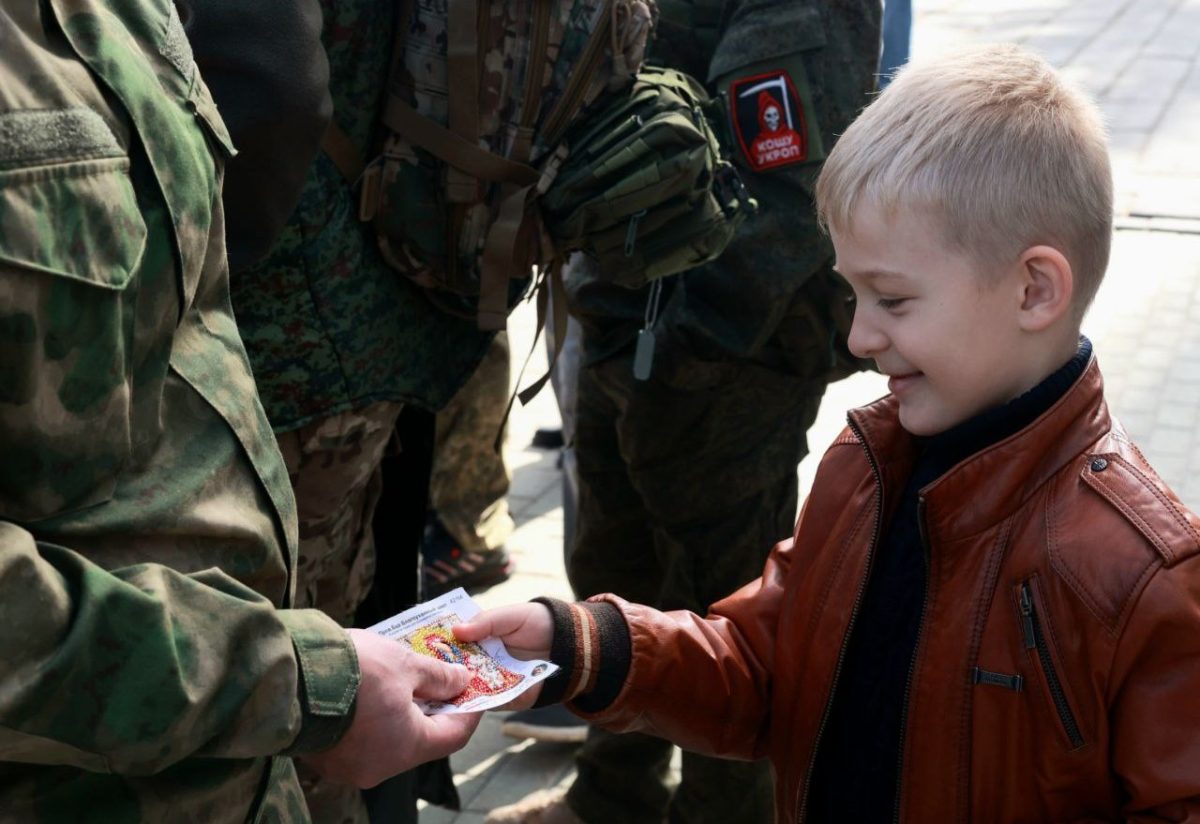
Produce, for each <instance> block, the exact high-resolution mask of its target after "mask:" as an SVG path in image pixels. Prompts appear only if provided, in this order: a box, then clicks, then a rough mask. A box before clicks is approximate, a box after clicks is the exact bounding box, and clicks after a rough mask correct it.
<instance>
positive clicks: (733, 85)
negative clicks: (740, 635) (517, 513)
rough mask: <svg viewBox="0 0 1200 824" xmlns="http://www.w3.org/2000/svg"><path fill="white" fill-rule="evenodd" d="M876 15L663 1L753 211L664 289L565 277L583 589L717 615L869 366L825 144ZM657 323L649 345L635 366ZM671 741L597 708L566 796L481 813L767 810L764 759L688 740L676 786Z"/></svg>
mask: <svg viewBox="0 0 1200 824" xmlns="http://www.w3.org/2000/svg"><path fill="white" fill-rule="evenodd" d="M879 20H880V4H879V0H851V1H850V2H842V3H836V4H831V3H818V2H815V0H812V1H810V0H805V2H798V3H778V2H771V0H736V1H735V2H719V0H709V2H702V1H700V0H695V1H694V2H692V3H674V4H663V5H662V16H661V17H660V19H659V26H660V28H659V32H658V36H657V39H656V41H655V43H654V46H653V47H652V50H651V60H652V61H654V62H659V63H663V64H665V65H668V66H671V67H673V68H678V69H681V70H683V71H685V72H688V73H689V74H692V75H694V76H696V77H701V78H707V79H708V83H709V89H710V91H711V92H712V93H713V94H721V95H724V96H725V98H726V103H727V107H728V109H729V120H728V123H727V124H726V125H727V126H728V134H727V135H726V137H727V140H728V145H730V147H731V149H732V151H733V153H734V155H735V160H736V162H737V163H738V165H739V166H740V169H741V171H742V175H743V177H744V179H745V182H746V185H747V186H748V187H749V189H750V190H751V192H752V193H753V195H754V196H755V197H756V198H757V199H758V201H759V204H760V210H759V213H758V214H757V215H756V216H755V217H752V218H751V219H749V220H748V221H747V222H746V224H745V225H744V226H743V227H742V229H741V230H740V231H739V234H738V236H737V237H736V238H735V239H734V241H733V242H732V243H731V244H730V246H729V248H728V249H727V250H726V252H725V253H724V254H723V255H722V256H721V257H720V258H719V259H718V260H716V261H715V262H713V263H711V264H708V265H705V266H702V267H699V268H696V269H693V270H691V271H688V272H685V273H684V274H682V275H680V276H678V277H677V278H671V279H667V280H665V281H664V282H663V283H662V287H661V288H662V293H661V297H658V298H655V297H654V290H656V289H657V288H659V287H656V286H651V287H648V288H647V289H644V290H641V291H639V292H632V293H631V292H628V291H624V290H621V289H619V288H615V287H613V286H610V285H607V284H605V283H604V282H603V279H602V278H600V277H597V276H596V272H595V271H594V268H592V269H590V270H589V267H588V266H586V265H583V266H578V267H574V268H573V269H572V271H571V274H570V275H569V277H568V282H567V290H568V300H569V302H570V305H571V311H572V314H574V315H575V316H576V317H578V318H579V320H580V322H581V324H582V326H583V330H584V337H583V346H584V366H583V369H582V370H581V373H580V376H579V385H578V401H577V403H578V410H577V415H578V418H577V421H576V430H575V447H576V454H577V460H578V472H579V521H578V525H577V530H578V531H577V534H576V539H575V543H574V546H573V549H572V552H571V557H570V559H569V561H568V574H569V577H570V580H571V584H572V587H573V588H574V590H575V592H576V594H577V595H579V596H580V597H583V596H588V595H592V594H595V593H600V592H614V593H617V594H619V595H622V596H624V597H626V598H629V599H630V600H633V601H637V602H640V603H646V604H653V605H655V606H657V607H659V608H661V609H690V610H694V611H697V612H700V613H701V614H703V613H704V612H705V611H706V608H707V607H708V605H709V604H710V603H712V602H713V601H715V600H717V599H718V598H720V597H722V596H724V595H726V594H728V593H729V592H732V591H733V590H735V589H736V588H737V587H739V586H741V585H742V584H743V583H745V582H746V581H748V580H750V579H751V578H754V577H756V576H757V575H758V574H759V572H760V571H761V569H762V564H763V561H764V558H765V554H766V551H767V549H768V548H769V547H770V546H772V545H773V544H774V543H775V542H776V541H777V540H779V539H780V538H782V537H784V536H787V535H789V534H791V530H792V527H793V524H794V522H795V517H796V505H797V478H796V466H797V464H798V463H799V461H800V460H801V459H802V458H803V457H804V455H805V454H806V453H807V451H808V448H807V442H806V439H805V431H806V430H807V429H808V427H809V426H810V425H811V424H812V422H813V420H814V418H815V416H816V414H817V408H818V405H819V403H820V400H821V396H822V394H823V393H824V390H825V386H826V384H827V383H828V382H829V381H831V380H834V379H836V378H838V377H842V376H844V375H846V374H848V373H849V372H851V371H854V370H855V369H857V368H859V364H858V363H857V362H856V361H854V360H853V359H852V358H851V356H850V355H849V353H848V352H847V351H846V349H845V335H846V333H847V332H848V330H849V321H850V317H851V312H850V311H849V306H848V305H847V301H848V300H849V298H850V291H849V288H848V287H847V286H846V284H845V283H844V282H843V281H842V280H841V279H840V277H838V276H837V275H836V273H834V271H833V269H832V264H833V250H832V247H831V245H830V243H829V241H828V239H827V238H826V237H825V236H823V235H822V234H821V232H820V230H819V228H818V225H817V220H816V215H815V211H814V208H813V203H812V191H813V186H814V184H815V180H816V176H817V173H818V171H819V170H820V161H821V159H822V158H823V157H824V149H825V148H827V147H829V146H831V145H832V142H833V140H834V138H835V135H837V134H839V133H840V132H841V131H842V129H843V128H844V127H845V126H846V125H847V124H848V123H849V122H850V120H851V119H852V118H853V116H854V115H855V114H856V113H857V112H858V110H859V109H860V108H861V107H862V106H863V105H864V104H865V103H866V102H867V95H868V93H869V92H870V91H871V89H872V87H873V85H874V72H875V68H876V63H877V60H878V55H879ZM657 306H661V313H658V314H657V316H656V315H655V312H656V307H657ZM647 318H649V322H646V319H647ZM643 326H645V327H646V328H647V329H648V330H649V335H652V338H651V340H653V341H654V346H655V351H654V353H653V369H652V371H651V374H650V376H649V379H648V380H644V381H640V380H636V379H635V378H634V374H633V360H634V345H635V341H636V340H637V338H638V332H639V328H641V327H643ZM559 732H561V731H559ZM670 758H671V745H670V744H669V743H667V742H665V741H662V740H659V739H656V738H651V737H648V736H645V735H638V734H631V735H613V734H611V733H606V732H604V731H602V730H600V729H598V728H591V729H589V731H588V738H587V741H586V743H585V744H584V745H583V747H582V749H581V750H580V752H579V755H578V757H577V766H578V776H577V778H576V780H575V782H574V784H573V785H572V786H571V788H570V790H569V791H568V792H567V793H566V794H565V797H564V796H563V794H562V793H555V792H543V793H539V794H536V795H534V796H531V797H529V798H527V799H525V800H523V801H521V802H518V803H517V804H515V805H512V806H511V807H509V808H504V809H501V810H496V811H494V812H493V813H492V815H491V816H490V817H489V819H488V820H489V822H529V823H530V824H532V822H541V823H542V824H562V823H566V824H572V823H573V822H579V821H585V822H589V823H590V824H600V823H601V822H609V821H621V822H627V823H628V824H641V822H647V823H649V822H654V824H658V822H661V821H663V820H664V819H669V820H670V821H673V822H688V823H689V824H690V823H694V822H730V821H738V822H755V821H770V820H771V817H772V797H771V780H770V775H769V772H768V769H767V766H766V764H765V763H758V764H746V763H739V762H731V761H720V760H716V759H711V758H706V757H701V756H698V755H694V754H692V753H688V752H685V753H684V754H683V766H682V780H681V782H680V784H679V786H678V788H677V789H676V790H675V792H674V793H673V794H672V793H671V792H670V791H669V790H668V788H667V787H666V786H665V784H664V781H663V779H664V778H665V775H666V771H667V767H668V764H669V762H670Z"/></svg>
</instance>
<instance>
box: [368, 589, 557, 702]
mask: <svg viewBox="0 0 1200 824" xmlns="http://www.w3.org/2000/svg"><path fill="white" fill-rule="evenodd" d="M482 611H483V610H482V609H480V607H479V605H478V604H476V603H475V602H474V601H472V600H471V598H470V596H469V595H467V593H466V592H465V591H463V589H462V588H461V587H460V588H458V589H456V590H453V591H451V592H447V593H446V594H445V595H442V596H441V597H439V598H434V599H433V600H432V601H426V602H425V603H423V604H418V605H417V606H415V607H413V608H412V609H406V610H405V611H404V612H401V613H400V614H399V615H393V616H392V617H391V618H388V619H387V620H386V621H380V622H379V623H378V624H376V625H375V626H373V627H370V630H371V631H372V632H376V633H378V634H380V635H384V636H386V637H388V638H395V639H396V640H397V641H400V642H401V643H403V644H405V645H406V646H408V648H409V649H411V650H412V651H413V652H415V653H417V654H418V655H427V656H429V657H430V658H437V659H439V660H442V661H446V662H447V663H450V664H463V665H464V666H466V668H467V669H468V670H470V671H471V673H472V675H473V677H472V678H471V682H470V683H469V684H468V685H467V688H466V689H465V690H463V692H462V694H461V695H459V696H457V697H456V698H452V699H451V700H449V701H446V702H444V703H443V702H440V701H426V700H423V699H420V698H418V699H416V701H417V705H418V706H419V707H421V709H422V710H423V711H424V712H425V714H426V715H441V714H443V713H450V712H476V711H478V710H487V709H491V708H493V707H499V706H501V705H503V704H507V703H508V702H509V701H511V700H513V699H514V698H516V697H517V696H518V695H520V694H521V693H523V692H525V690H527V689H529V688H530V687H532V686H533V685H534V684H537V683H539V682H541V681H545V680H546V679H547V678H549V677H550V676H551V675H553V674H554V673H556V672H558V667H557V666H556V665H554V664H551V663H550V662H549V661H518V660H517V659H516V658H513V657H512V656H511V655H509V654H508V650H506V649H505V648H504V644H502V643H501V642H500V640H499V639H498V638H486V639H484V640H483V641H480V642H478V643H472V642H466V641H459V640H458V639H457V638H455V637H454V633H453V632H452V631H451V629H450V628H451V627H453V626H454V625H455V624H461V623H463V622H465V621H467V620H468V619H469V618H471V617H473V616H475V615H478V614H479V613H480V612H482Z"/></svg>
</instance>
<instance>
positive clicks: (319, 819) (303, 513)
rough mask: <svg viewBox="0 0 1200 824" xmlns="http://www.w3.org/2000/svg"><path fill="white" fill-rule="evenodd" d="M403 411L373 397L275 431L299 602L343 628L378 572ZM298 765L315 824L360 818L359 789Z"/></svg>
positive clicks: (361, 822)
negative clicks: (286, 484) (289, 491)
mask: <svg viewBox="0 0 1200 824" xmlns="http://www.w3.org/2000/svg"><path fill="white" fill-rule="evenodd" d="M400 409H401V404H399V403H386V402H384V403H375V404H372V405H370V406H367V407H365V408H363V409H357V410H354V411H351V412H344V413H341V414H339V415H333V416H331V417H328V418H324V419H322V420H319V421H316V422H314V423H311V424H308V425H306V426H303V427H301V428H300V429H297V430H294V431H292V432H283V433H281V434H279V435H278V436H277V439H278V441H279V449H280V451H281V452H282V453H283V459H284V463H285V464H286V465H287V470H288V476H289V477H290V478H291V481H292V488H293V489H294V490H295V493H296V506H297V510H298V516H299V521H300V559H299V564H298V568H297V574H296V607H298V608H312V607H315V608H317V609H320V610H321V611H322V612H324V613H326V614H327V615H329V616H331V617H332V618H334V619H335V620H337V621H338V622H339V623H341V624H342V625H343V626H350V624H351V622H352V621H353V619H354V611H355V609H357V607H358V605H359V604H360V603H362V601H363V599H364V598H365V597H366V595H367V592H368V591H369V590H370V588H371V581H372V579H373V578H374V575H375V544H374V541H373V539H372V535H371V518H372V516H373V515H374V513H375V505H376V504H377V503H378V501H379V493H380V487H381V483H382V481H381V476H380V471H379V464H380V461H381V460H382V459H383V453H384V448H385V447H386V446H387V444H388V440H389V438H391V436H392V432H393V431H394V429H395V423H396V418H397V417H398V416H399V414H400ZM296 767H297V773H298V774H299V776H300V785H301V787H302V788H303V790H304V797H305V800H306V801H307V802H308V807H309V812H310V814H311V815H312V819H313V822H314V824H365V822H366V821H367V811H366V807H365V806H364V804H363V800H362V793H361V792H360V791H359V790H358V788H357V787H352V786H348V785H343V784H334V783H332V782H328V781H325V780H323V779H320V778H319V777H318V776H317V775H316V774H315V773H314V772H312V771H311V770H309V769H308V768H307V767H306V766H305V764H304V762H303V761H300V762H298V763H297V765H296Z"/></svg>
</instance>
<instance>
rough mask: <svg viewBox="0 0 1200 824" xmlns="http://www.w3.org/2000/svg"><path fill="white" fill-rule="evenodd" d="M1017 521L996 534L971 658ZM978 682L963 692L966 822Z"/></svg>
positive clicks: (962, 812) (961, 770)
mask: <svg viewBox="0 0 1200 824" xmlns="http://www.w3.org/2000/svg"><path fill="white" fill-rule="evenodd" d="M1014 520H1016V515H1015V514H1014V515H1012V516H1010V517H1009V518H1008V519H1007V520H1005V522H1004V524H1003V525H1002V526H1001V528H1000V534H998V535H997V536H996V544H995V548H994V549H993V551H992V559H991V561H990V562H989V564H988V569H987V573H986V575H985V576H984V579H983V584H982V586H983V592H982V593H981V594H980V597H979V598H978V599H977V600H978V601H980V602H981V603H982V609H980V610H979V611H978V613H977V614H978V616H979V617H978V619H977V620H976V621H975V627H974V629H973V630H972V632H971V647H970V653H969V655H968V658H967V660H968V661H975V662H976V664H978V661H979V647H980V646H981V645H982V644H983V635H984V625H985V624H986V623H987V618H988V615H990V614H991V611H992V603H993V602H994V601H995V599H996V583H997V581H998V580H999V578H1000V567H1001V566H1002V565H1003V563H1004V555H1005V550H1006V549H1007V547H1008V545H1009V539H1010V536H1011V535H1012V525H1013V521H1014ZM974 686H975V685H974V684H972V683H971V681H970V679H967V683H966V684H964V685H963V692H964V693H965V696H966V699H965V700H964V701H963V709H962V719H961V722H960V727H961V732H960V735H959V739H958V740H959V741H960V742H966V744H967V746H961V744H960V747H959V759H958V789H959V795H958V797H959V799H960V802H959V811H958V816H959V819H960V820H962V821H966V820H968V819H969V818H970V797H971V747H970V742H971V721H972V720H973V719H974V714H975V689H974Z"/></svg>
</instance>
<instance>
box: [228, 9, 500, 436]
mask: <svg viewBox="0 0 1200 824" xmlns="http://www.w3.org/2000/svg"><path fill="white" fill-rule="evenodd" d="M397 5H398V4H397V3H395V2H392V0H342V2H334V1H333V0H322V3H321V6H322V9H323V12H324V15H325V17H324V28H323V33H322V41H323V43H324V45H325V49H326V53H327V54H328V57H329V69H330V87H331V88H330V91H331V93H332V95H333V102H334V112H333V117H334V120H335V121H336V122H337V124H338V126H340V127H341V128H342V129H343V130H344V131H345V132H346V134H347V135H348V136H349V137H350V138H351V140H352V141H353V142H354V143H355V145H356V146H357V147H358V148H359V150H360V152H362V154H363V155H364V156H368V155H369V150H370V149H371V148H372V147H373V146H374V145H375V137H376V128H377V123H378V116H379V110H380V106H381V105H382V102H383V95H384V92H385V87H386V83H387V74H388V65H389V63H388V61H389V57H390V54H391V44H392V36H393V26H394V25H395V16H396V6H397ZM411 216H412V217H414V218H417V217H419V218H421V219H434V218H431V217H430V212H429V211H428V210H425V211H424V212H421V210H419V209H414V211H413V214H412V215H411ZM233 304H234V308H235V310H236V313H237V319H238V327H239V329H240V330H241V333H242V337H243V339H244V340H245V343H246V349H247V351H248V352H249V355H250V362H251V364H252V366H253V368H254V375H255V378H256V380H257V382H258V389H259V393H260V395H261V397H262V402H263V406H264V407H265V408H266V411H267V417H268V418H269V419H270V420H271V424H272V426H273V427H274V429H275V430H276V431H277V432H280V431H288V430H292V429H296V428H297V427H300V426H303V425H305V424H307V423H311V422H314V421H317V420H319V419H321V418H326V417H330V416H332V415H336V414H339V413H341V412H347V411H350V410H354V409H359V408H361V407H364V406H367V405H369V404H371V403H374V402H377V401H396V402H404V403H413V404H416V405H417V406H420V407H422V408H425V409H429V410H437V409H440V408H441V407H442V406H444V405H445V404H446V402H447V401H449V399H450V397H451V396H452V395H453V394H454V393H455V392H456V391H457V390H458V388H459V387H460V386H461V385H462V384H463V383H464V382H465V381H466V380H467V378H468V377H470V375H471V373H472V371H474V369H475V365H476V364H477V363H478V362H479V359H480V358H481V357H482V356H483V352H484V350H485V349H486V348H487V345H488V342H489V341H490V340H491V338H492V334H493V333H491V332H481V331H480V330H479V329H478V328H477V327H476V325H475V323H474V321H472V320H466V319H463V318H459V317H454V316H452V315H449V314H446V313H444V312H442V311H441V310H439V309H438V308H437V307H435V306H434V305H433V304H431V303H430V302H429V300H428V299H427V298H426V296H425V293H424V291H423V290H422V289H421V288H420V287H417V286H415V285H413V284H412V283H411V282H409V281H408V280H406V279H405V278H404V277H402V276H400V275H398V274H397V273H396V272H395V270H393V269H390V268H389V267H388V265H387V263H385V262H384V260H383V258H382V256H381V255H380V253H379V249H378V246H377V243H376V240H375V231H374V229H372V228H371V227H370V226H369V225H367V224H363V223H360V222H359V220H358V203H357V197H356V195H355V193H354V191H353V190H352V189H351V187H350V186H349V185H348V184H347V182H346V180H345V179H344V178H343V177H342V176H341V174H340V173H339V172H338V170H337V169H336V168H335V167H334V165H333V163H332V162H331V161H330V160H329V158H328V157H326V156H325V155H320V156H318V158H317V160H316V161H315V162H314V164H313V166H312V168H310V169H309V173H308V178H307V180H306V182H305V185H304V191H303V194H302V196H301V200H300V203H299V205H298V206H297V208H296V210H295V212H294V213H293V214H292V217H291V218H290V220H289V222H288V225H287V227H286V228H285V229H284V231H283V233H282V235H281V237H280V238H279V240H278V241H277V242H276V244H275V247H274V249H273V250H272V252H271V253H270V254H269V255H268V256H267V258H266V259H265V260H263V261H262V262H261V263H259V264H257V265H256V266H254V267H253V268H252V269H250V270H248V271H245V272H240V273H238V274H237V275H236V276H235V277H234V279H233Z"/></svg>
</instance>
